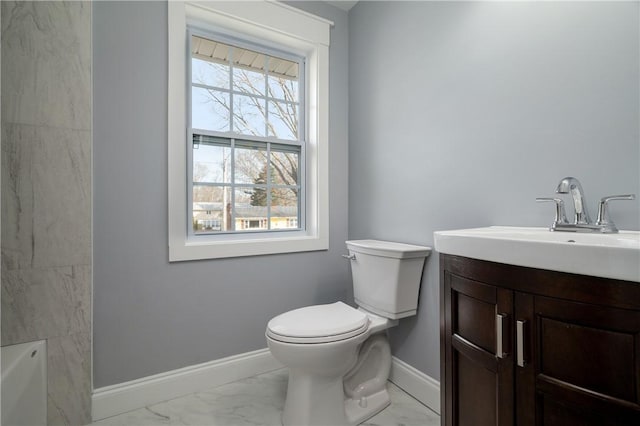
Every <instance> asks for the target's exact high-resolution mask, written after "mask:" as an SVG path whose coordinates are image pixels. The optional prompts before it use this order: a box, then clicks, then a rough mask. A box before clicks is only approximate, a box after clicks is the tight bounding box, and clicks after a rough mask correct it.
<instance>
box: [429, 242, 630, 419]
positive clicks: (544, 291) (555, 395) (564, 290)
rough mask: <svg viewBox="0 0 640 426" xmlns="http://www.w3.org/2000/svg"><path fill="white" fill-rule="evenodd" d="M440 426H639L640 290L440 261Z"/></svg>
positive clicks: (496, 266)
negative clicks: (441, 417)
mask: <svg viewBox="0 0 640 426" xmlns="http://www.w3.org/2000/svg"><path fill="white" fill-rule="evenodd" d="M440 277H441V296H440V297H441V313H440V315H441V318H440V319H441V357H442V359H441V361H442V363H441V365H442V371H441V392H442V416H443V425H446V426H484V425H492V426H495V425H499V426H502V425H518V426H534V425H535V426H541V425H544V426H573V425H576V426H578V425H579V426H608V425H611V426H613V425H615V426H622V425H634V426H638V425H640V283H635V282H630V281H620V280H611V279H605V278H597V277H590V276H584V275H575V274H567V273H562V272H553V271H547V270H541V269H533V268H525V267H519V266H513V265H506V264H500V263H494V262H487V261H481V260H475V259H470V258H465V257H460V256H453V255H446V254H441V255H440Z"/></svg>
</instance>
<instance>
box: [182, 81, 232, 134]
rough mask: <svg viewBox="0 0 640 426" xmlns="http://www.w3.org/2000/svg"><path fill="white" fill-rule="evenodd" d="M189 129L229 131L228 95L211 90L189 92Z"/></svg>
mask: <svg viewBox="0 0 640 426" xmlns="http://www.w3.org/2000/svg"><path fill="white" fill-rule="evenodd" d="M191 127H192V128H194V129H202V130H214V131H215V130H217V131H221V132H228V131H229V94H228V93H225V92H220V91H217V90H213V89H202V88H200V87H193V88H192V90H191Z"/></svg>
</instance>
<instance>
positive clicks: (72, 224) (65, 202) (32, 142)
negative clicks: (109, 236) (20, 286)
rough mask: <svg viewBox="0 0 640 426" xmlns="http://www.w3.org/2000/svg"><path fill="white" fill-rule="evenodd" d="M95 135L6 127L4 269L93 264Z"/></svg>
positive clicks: (62, 130) (3, 177) (4, 159)
mask: <svg viewBox="0 0 640 426" xmlns="http://www.w3.org/2000/svg"><path fill="white" fill-rule="evenodd" d="M90 140H91V134H90V132H89V131H87V130H74V129H60V128H52V127H45V126H30V125H22V124H5V125H3V141H2V151H3V159H2V161H3V167H2V180H3V188H5V190H4V191H3V192H2V203H3V213H4V214H3V217H2V237H3V241H2V264H3V267H4V268H6V269H7V270H12V269H25V268H46V267H56V266H68V265H90V264H91V152H90V151H91V149H90V143H89V141H90Z"/></svg>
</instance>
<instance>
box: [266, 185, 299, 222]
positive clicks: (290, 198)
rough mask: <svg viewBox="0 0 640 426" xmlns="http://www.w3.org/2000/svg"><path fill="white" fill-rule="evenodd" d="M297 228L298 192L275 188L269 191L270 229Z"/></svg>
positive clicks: (291, 189)
mask: <svg viewBox="0 0 640 426" xmlns="http://www.w3.org/2000/svg"><path fill="white" fill-rule="evenodd" d="M295 228H298V190H297V189H294V188H275V189H272V190H271V229H295Z"/></svg>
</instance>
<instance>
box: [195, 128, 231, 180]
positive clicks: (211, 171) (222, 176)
mask: <svg viewBox="0 0 640 426" xmlns="http://www.w3.org/2000/svg"><path fill="white" fill-rule="evenodd" d="M197 137H198V136H197V135H196V136H195V138H194V139H196V138H197ZM193 181H194V182H214V183H228V182H231V147H230V146H223V145H214V144H207V143H195V141H194V144H193Z"/></svg>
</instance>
